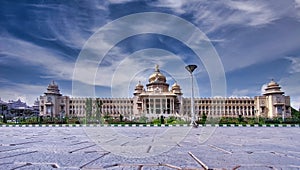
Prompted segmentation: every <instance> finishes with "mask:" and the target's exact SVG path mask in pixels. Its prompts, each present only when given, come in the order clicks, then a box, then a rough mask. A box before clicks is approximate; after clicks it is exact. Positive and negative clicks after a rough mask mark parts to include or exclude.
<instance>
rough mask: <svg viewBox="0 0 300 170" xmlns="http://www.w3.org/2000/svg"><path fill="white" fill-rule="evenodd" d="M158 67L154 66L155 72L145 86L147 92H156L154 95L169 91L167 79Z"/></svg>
mask: <svg viewBox="0 0 300 170" xmlns="http://www.w3.org/2000/svg"><path fill="white" fill-rule="evenodd" d="M158 67H159V66H158V65H156V66H155V71H154V73H153V74H151V75H150V77H149V83H148V84H147V85H146V86H147V91H148V92H156V93H162V92H168V91H169V84H168V83H166V82H167V79H166V77H165V76H164V75H163V74H162V73H161V72H160V70H159V68H158Z"/></svg>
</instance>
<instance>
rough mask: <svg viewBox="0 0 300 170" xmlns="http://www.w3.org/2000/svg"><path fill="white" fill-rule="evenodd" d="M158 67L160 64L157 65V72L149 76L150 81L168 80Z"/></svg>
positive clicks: (163, 81)
mask: <svg viewBox="0 0 300 170" xmlns="http://www.w3.org/2000/svg"><path fill="white" fill-rule="evenodd" d="M158 67H159V66H158V65H156V66H155V72H154V73H153V74H151V76H150V77H149V83H155V82H158V83H159V82H160V83H165V82H166V81H167V80H166V77H165V76H164V75H163V74H162V73H161V72H160V71H159V68H158Z"/></svg>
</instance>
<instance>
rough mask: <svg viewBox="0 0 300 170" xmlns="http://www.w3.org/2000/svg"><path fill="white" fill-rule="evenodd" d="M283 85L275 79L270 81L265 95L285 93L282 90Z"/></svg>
mask: <svg viewBox="0 0 300 170" xmlns="http://www.w3.org/2000/svg"><path fill="white" fill-rule="evenodd" d="M280 89H281V87H280V86H279V84H278V83H276V82H275V81H274V80H273V79H272V80H271V81H270V83H268V86H267V88H266V89H265V93H264V95H266V96H267V95H272V94H279V95H283V94H284V92H283V91H281V90H280Z"/></svg>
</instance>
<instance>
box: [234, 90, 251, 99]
mask: <svg viewBox="0 0 300 170" xmlns="http://www.w3.org/2000/svg"><path fill="white" fill-rule="evenodd" d="M250 92H251V91H250V89H234V90H233V92H232V96H236V97H248V96H249V95H250Z"/></svg>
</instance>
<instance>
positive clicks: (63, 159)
mask: <svg viewBox="0 0 300 170" xmlns="http://www.w3.org/2000/svg"><path fill="white" fill-rule="evenodd" d="M299 141H300V128H299V127H199V128H190V127H1V128H0V169H145V170H147V169H205V168H208V169H300V142H299Z"/></svg>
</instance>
